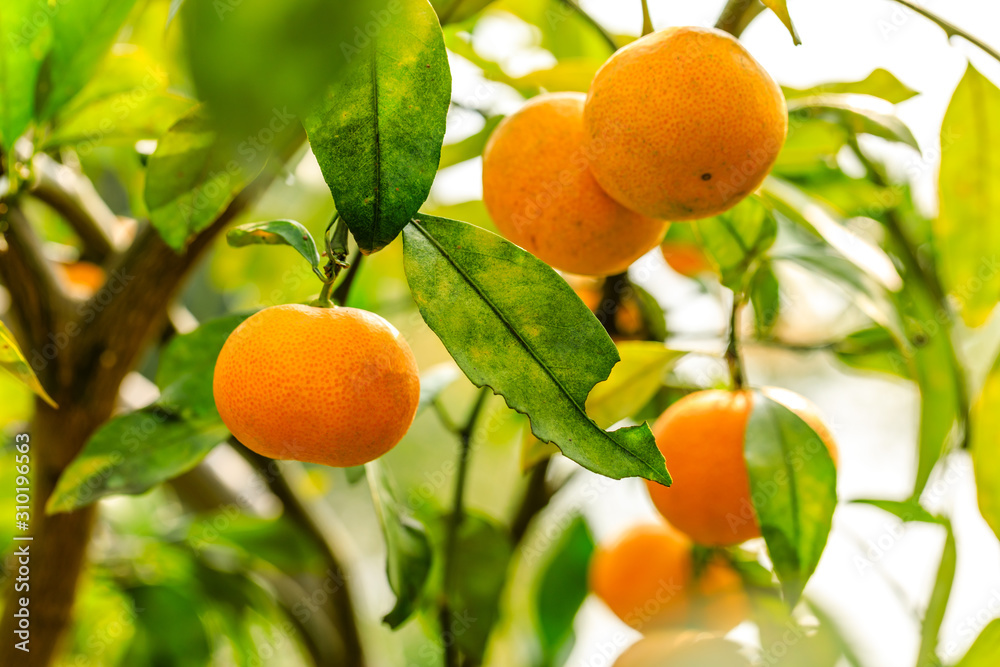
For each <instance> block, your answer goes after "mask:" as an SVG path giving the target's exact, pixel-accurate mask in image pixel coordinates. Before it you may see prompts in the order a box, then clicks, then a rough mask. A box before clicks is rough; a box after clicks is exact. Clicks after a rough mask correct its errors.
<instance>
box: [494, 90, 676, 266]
mask: <svg viewBox="0 0 1000 667" xmlns="http://www.w3.org/2000/svg"><path fill="white" fill-rule="evenodd" d="M583 101H584V95H583V94H582V93H553V94H548V95H539V96H538V97H534V98H532V99H531V100H529V101H528V102H527V103H526V104H525V105H524V106H523V107H521V108H520V109H519V110H518V111H517V112H516V113H514V114H513V115H511V116H508V117H507V118H505V119H504V120H503V122H501V123H500V125H499V126H497V129H496V130H495V131H494V132H493V135H492V136H491V137H490V140H489V142H488V143H487V145H486V149H485V150H484V151H483V201H484V202H485V204H486V208H487V209H488V210H489V213H490V216H491V217H492V218H493V222H494V223H496V226H497V229H499V230H500V232H501V233H502V234H503V235H504V236H505V237H507V239H508V240H510V241H512V242H513V243H516V244H517V245H519V246H521V247H522V248H524V249H525V250H527V251H528V252H530V253H532V254H534V255H536V256H537V257H538V258H539V259H541V260H542V261H544V262H547V263H548V264H550V265H552V266H553V267H555V268H557V269H559V270H561V271H568V272H570V273H579V274H583V275H592V276H606V275H611V274H614V273H620V272H622V271H624V270H625V269H627V268H628V266H629V265H630V264H631V263H632V262H634V261H635V260H637V259H638V258H639V257H641V256H642V255H644V254H645V253H646V252H648V251H649V250H651V249H652V248H654V247H656V244H657V243H659V242H660V239H661V238H663V233H664V231H665V230H666V226H667V224H666V223H665V222H662V221H659V220H653V219H651V218H647V217H644V216H642V215H639V214H637V213H633V212H632V211H630V210H628V209H626V208H625V207H623V206H621V205H619V204H617V203H616V202H615V201H614V200H612V199H611V198H610V197H608V196H607V194H605V193H604V191H603V190H601V188H600V187H599V186H598V185H597V182H596V181H595V180H594V177H593V176H592V175H591V172H590V169H591V166H592V156H591V155H589V154H588V153H587V151H586V150H585V149H584V147H583Z"/></svg>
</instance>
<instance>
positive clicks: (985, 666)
mask: <svg viewBox="0 0 1000 667" xmlns="http://www.w3.org/2000/svg"><path fill="white" fill-rule="evenodd" d="M997 656H1000V618H995V619H993V620H992V621H990V623H989V625H987V626H986V627H985V628H983V631H982V632H980V633H979V637H977V638H976V641H975V642H973V644H972V647H971V648H969V651H968V652H967V653H966V654H965V655H964V656H963V657H962V659H961V660H959V661H958V662H957V663H956V664H955V667H993V666H994V665H996V664H997Z"/></svg>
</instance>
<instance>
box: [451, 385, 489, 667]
mask: <svg viewBox="0 0 1000 667" xmlns="http://www.w3.org/2000/svg"><path fill="white" fill-rule="evenodd" d="M489 394H490V390H489V388H488V387H483V388H482V389H480V390H479V395H478V396H477V397H476V402H475V404H474V405H473V406H472V412H471V413H470V414H469V419H468V421H466V423H465V426H463V427H462V428H461V429H460V430H459V431H458V437H459V441H460V442H459V451H458V472H457V473H456V477H455V495H454V499H453V501H452V509H451V515H450V516H449V517H448V533H447V535H446V537H445V547H444V582H443V585H442V591H441V593H442V596H441V611H440V614H439V617H438V618H439V619H440V623H441V643H442V644H443V646H444V664H445V667H458V666H459V656H458V651H457V650H456V647H455V629H454V628H453V627H452V625H453V624H452V617H451V609H450V607H449V605H448V598H449V596H450V594H451V589H452V580H453V578H454V574H453V571H454V569H455V568H454V563H455V553H456V551H457V549H458V529H459V528H460V527H461V525H462V519H463V513H464V511H465V486H466V480H467V478H468V473H469V455H470V454H471V450H472V433H473V430H474V429H475V427H476V422H477V421H479V415H480V413H481V412H482V411H483V406H484V405H485V404H486V398H487V397H488V396H489Z"/></svg>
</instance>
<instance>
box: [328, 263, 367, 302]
mask: <svg viewBox="0 0 1000 667" xmlns="http://www.w3.org/2000/svg"><path fill="white" fill-rule="evenodd" d="M364 257H365V256H364V255H362V254H361V253H360V252H358V254H357V255H356V256H355V257H354V261H353V262H351V265H350V266H349V267H348V268H347V273H345V274H344V279H343V280H341V281H340V282H339V283H338V284H337V288H336V289H335V290H333V300H334V302H335V303H338V304H340V305H341V306H344V305H347V297H348V296H350V294H351V286H352V285H354V279H355V278H356V277H357V275H358V269H360V268H361V260H362V259H364Z"/></svg>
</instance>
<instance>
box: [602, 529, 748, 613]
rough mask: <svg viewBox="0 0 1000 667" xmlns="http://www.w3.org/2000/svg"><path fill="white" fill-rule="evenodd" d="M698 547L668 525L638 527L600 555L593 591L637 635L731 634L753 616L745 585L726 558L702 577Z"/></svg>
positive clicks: (713, 562) (707, 568) (714, 561)
mask: <svg viewBox="0 0 1000 667" xmlns="http://www.w3.org/2000/svg"><path fill="white" fill-rule="evenodd" d="M692 547H693V545H692V543H691V540H690V539H688V537H687V536H686V535H684V534H683V533H681V532H680V531H678V530H676V529H674V528H672V527H670V526H669V525H666V524H655V525H644V526H639V527H636V528H633V529H631V530H630V531H628V532H627V533H625V534H624V535H623V536H622V537H621V538H620V539H619V540H618V541H617V542H615V543H614V544H612V545H611V546H610V547H607V548H599V549H598V550H597V552H596V553H595V554H594V558H593V560H592V562H591V569H590V586H591V589H592V590H593V591H594V593H595V594H596V595H597V596H598V597H600V598H601V599H602V600H604V602H605V603H606V604H607V605H608V607H609V608H610V609H611V610H612V611H613V612H614V613H615V615H617V616H618V617H619V618H620V619H622V621H624V622H625V623H627V624H628V625H630V626H632V627H633V628H635V629H637V630H645V629H649V628H656V627H665V626H671V625H674V626H677V625H695V626H698V627H703V628H709V629H711V630H719V631H723V632H725V631H728V630H730V629H732V628H733V627H734V626H736V625H738V624H739V623H741V622H742V621H743V620H744V619H746V617H747V615H748V614H749V601H748V599H747V595H746V592H745V591H744V589H743V584H742V580H741V579H740V577H739V574H738V573H737V572H736V571H735V570H733V569H732V567H731V566H730V565H729V564H728V563H727V562H726V561H725V560H724V559H723V558H721V557H716V558H713V559H712V560H710V561H709V562H708V563H707V564H706V565H705V567H704V568H703V569H702V570H701V571H700V572H697V571H696V568H695V565H694V561H693V555H692V551H691V549H692Z"/></svg>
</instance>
